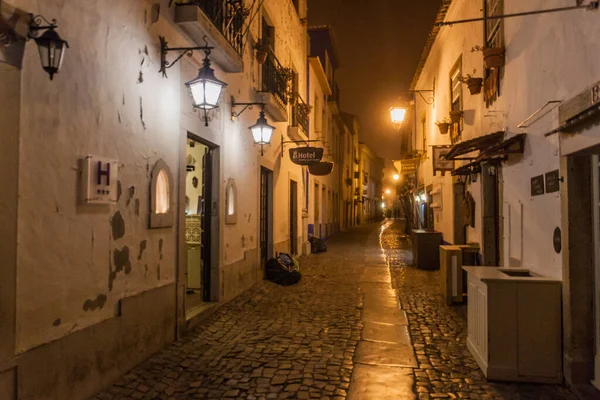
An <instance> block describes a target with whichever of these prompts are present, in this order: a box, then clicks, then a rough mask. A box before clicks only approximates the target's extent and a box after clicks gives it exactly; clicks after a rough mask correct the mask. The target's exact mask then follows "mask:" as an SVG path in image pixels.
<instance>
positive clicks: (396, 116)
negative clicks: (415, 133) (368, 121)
mask: <svg viewBox="0 0 600 400" xmlns="http://www.w3.org/2000/svg"><path fill="white" fill-rule="evenodd" d="M390 117H391V118H392V124H394V130H395V131H396V132H398V131H400V127H401V126H402V123H403V122H404V119H405V118H406V107H392V108H390Z"/></svg>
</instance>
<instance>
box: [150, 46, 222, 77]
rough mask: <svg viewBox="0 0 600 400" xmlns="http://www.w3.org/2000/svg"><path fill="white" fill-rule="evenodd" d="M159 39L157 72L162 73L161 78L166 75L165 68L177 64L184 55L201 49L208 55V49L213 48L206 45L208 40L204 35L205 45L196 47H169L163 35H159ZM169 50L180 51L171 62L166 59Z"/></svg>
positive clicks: (189, 54)
mask: <svg viewBox="0 0 600 400" xmlns="http://www.w3.org/2000/svg"><path fill="white" fill-rule="evenodd" d="M158 39H159V40H160V69H159V70H158V72H160V73H162V76H163V78H168V77H167V69H168V68H171V67H172V66H173V65H175V64H177V62H178V61H179V60H181V58H182V57H183V56H185V55H187V56H188V57H191V56H192V54H194V50H203V51H204V53H205V54H206V57H208V56H209V55H210V51H211V50H212V49H214V47H212V46H209V45H208V41H207V40H206V36H204V42H205V43H206V46H198V47H173V48H169V44H168V43H167V41H166V39H165V37H164V36H159V37H158ZM169 51H181V52H182V53H181V54H180V55H179V56H178V57H177V58H176V59H175V60H174V61H172V62H169V61H167V53H168V52H169Z"/></svg>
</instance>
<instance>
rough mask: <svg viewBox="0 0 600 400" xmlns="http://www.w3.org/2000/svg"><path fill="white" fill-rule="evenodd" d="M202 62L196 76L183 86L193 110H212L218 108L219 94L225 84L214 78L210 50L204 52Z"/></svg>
mask: <svg viewBox="0 0 600 400" xmlns="http://www.w3.org/2000/svg"><path fill="white" fill-rule="evenodd" d="M204 54H205V56H204V61H203V62H202V68H200V70H199V71H198V76H197V77H196V78H195V79H192V80H191V81H189V82H186V84H185V86H186V87H187V88H188V90H189V91H190V94H191V96H192V100H193V103H194V108H199V109H201V110H212V109H215V108H217V107H218V106H219V98H220V97H221V92H222V91H223V88H224V87H225V86H227V84H226V83H225V82H223V81H220V80H219V79H217V78H216V77H215V70H214V69H212V68H211V67H210V59H209V58H208V56H209V55H210V50H205V51H204Z"/></svg>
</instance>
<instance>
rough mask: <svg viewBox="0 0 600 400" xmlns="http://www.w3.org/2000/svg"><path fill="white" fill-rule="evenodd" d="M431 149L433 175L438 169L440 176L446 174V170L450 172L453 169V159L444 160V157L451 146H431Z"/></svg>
mask: <svg viewBox="0 0 600 400" xmlns="http://www.w3.org/2000/svg"><path fill="white" fill-rule="evenodd" d="M431 149H432V154H433V155H432V159H433V175H434V176H435V174H436V172H437V171H440V172H441V173H442V176H444V175H445V174H446V171H450V172H452V171H453V170H454V160H446V158H445V156H446V154H448V152H449V151H450V149H451V147H449V146H433V147H432V148H431Z"/></svg>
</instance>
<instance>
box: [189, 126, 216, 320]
mask: <svg viewBox="0 0 600 400" xmlns="http://www.w3.org/2000/svg"><path fill="white" fill-rule="evenodd" d="M212 157H213V149H212V148H210V147H209V146H207V145H205V144H203V143H201V142H199V141H197V140H195V139H193V138H190V137H188V140H187V146H186V179H185V251H186V273H185V284H186V298H185V308H186V312H189V311H190V310H192V309H195V308H197V307H199V306H202V305H203V303H204V302H208V301H210V298H211V292H210V288H211V255H212V254H211V248H212V246H211V235H210V233H211V231H212V218H211V212H210V205H211V204H212V197H213V196H212V183H213V174H212V165H213V162H212Z"/></svg>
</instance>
